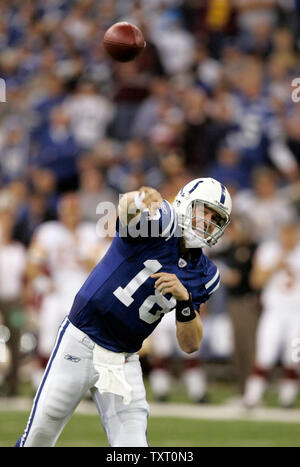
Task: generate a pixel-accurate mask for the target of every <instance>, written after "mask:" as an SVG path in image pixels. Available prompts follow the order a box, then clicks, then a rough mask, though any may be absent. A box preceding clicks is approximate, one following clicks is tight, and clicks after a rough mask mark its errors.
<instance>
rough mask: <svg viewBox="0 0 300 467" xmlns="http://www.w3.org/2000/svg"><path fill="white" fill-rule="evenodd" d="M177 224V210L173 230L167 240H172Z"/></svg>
mask: <svg viewBox="0 0 300 467" xmlns="http://www.w3.org/2000/svg"><path fill="white" fill-rule="evenodd" d="M177 225H178V220H177V214H176V212H175V215H174V223H173V228H172V231H171V233H170V235H169V236H168V238H166V242H167V241H168V240H170V238H171V237H173V235H174V233H175V230H176V227H177Z"/></svg>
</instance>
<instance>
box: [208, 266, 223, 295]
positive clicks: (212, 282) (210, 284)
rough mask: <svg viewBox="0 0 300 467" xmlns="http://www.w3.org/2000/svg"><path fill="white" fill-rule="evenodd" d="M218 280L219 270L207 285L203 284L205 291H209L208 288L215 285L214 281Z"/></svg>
mask: <svg viewBox="0 0 300 467" xmlns="http://www.w3.org/2000/svg"><path fill="white" fill-rule="evenodd" d="M218 278H220V273H219V269H217V272H216V274H215V275H214V277H213V278H212V279H211V280H210V281H209V282H207V284H205V288H206V290H207V289H209V288H210V287H211V286H212V285H213V284H214V283H215V281H216V280H217V279H218Z"/></svg>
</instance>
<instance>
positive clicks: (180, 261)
mask: <svg viewBox="0 0 300 467" xmlns="http://www.w3.org/2000/svg"><path fill="white" fill-rule="evenodd" d="M186 265H187V262H186V261H185V260H184V259H183V258H179V260H178V266H179V267H180V268H184V267H185V266H186Z"/></svg>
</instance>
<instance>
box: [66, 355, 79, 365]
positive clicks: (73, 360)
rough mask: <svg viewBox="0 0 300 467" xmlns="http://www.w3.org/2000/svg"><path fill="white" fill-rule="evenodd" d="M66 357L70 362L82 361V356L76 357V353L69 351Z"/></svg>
mask: <svg viewBox="0 0 300 467" xmlns="http://www.w3.org/2000/svg"><path fill="white" fill-rule="evenodd" d="M65 359H66V360H69V362H73V363H78V362H80V360H81V358H79V357H74V355H70V354H69V353H67V354H66V355H65Z"/></svg>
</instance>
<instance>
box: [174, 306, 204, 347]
mask: <svg viewBox="0 0 300 467" xmlns="http://www.w3.org/2000/svg"><path fill="white" fill-rule="evenodd" d="M202 336H203V327H202V322H201V319H200V316H199V315H198V314H196V317H195V318H194V319H193V320H191V321H188V322H186V323H181V322H179V321H177V322H176V337H177V341H178V344H179V347H180V348H181V350H183V351H184V352H186V353H192V352H196V351H197V350H199V348H200V344H201V341H202Z"/></svg>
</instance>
